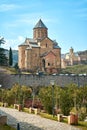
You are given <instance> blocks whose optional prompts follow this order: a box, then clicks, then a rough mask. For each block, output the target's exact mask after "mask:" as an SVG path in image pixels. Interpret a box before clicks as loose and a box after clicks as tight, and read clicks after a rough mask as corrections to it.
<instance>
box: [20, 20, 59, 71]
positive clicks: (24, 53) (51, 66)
mask: <svg viewBox="0 0 87 130" xmlns="http://www.w3.org/2000/svg"><path fill="white" fill-rule="evenodd" d="M18 53H19V57H18V65H19V68H20V69H21V70H27V71H30V72H39V71H42V72H47V73H58V72H59V71H60V69H61V48H60V47H59V46H58V43H57V42H56V40H51V39H50V38H49V37H48V28H47V27H46V26H45V24H44V23H43V21H42V20H41V19H40V20H39V21H38V22H37V24H36V25H35V27H34V28H33V38H26V39H25V41H24V43H22V44H20V45H19V46H18Z"/></svg>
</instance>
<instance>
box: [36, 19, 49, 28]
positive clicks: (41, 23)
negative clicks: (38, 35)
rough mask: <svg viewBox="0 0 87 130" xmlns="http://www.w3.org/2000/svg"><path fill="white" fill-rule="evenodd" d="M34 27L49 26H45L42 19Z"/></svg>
mask: <svg viewBox="0 0 87 130" xmlns="http://www.w3.org/2000/svg"><path fill="white" fill-rule="evenodd" d="M34 28H47V27H46V26H45V24H44V23H43V22H42V20H41V19H40V20H39V21H38V23H37V24H36V25H35V27H34Z"/></svg>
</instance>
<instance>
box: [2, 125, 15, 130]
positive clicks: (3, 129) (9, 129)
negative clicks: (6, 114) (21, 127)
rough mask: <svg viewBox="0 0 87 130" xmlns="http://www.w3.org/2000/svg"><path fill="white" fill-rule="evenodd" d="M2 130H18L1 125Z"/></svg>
mask: <svg viewBox="0 0 87 130" xmlns="http://www.w3.org/2000/svg"><path fill="white" fill-rule="evenodd" d="M0 130H16V129H15V128H12V127H11V126H8V125H0Z"/></svg>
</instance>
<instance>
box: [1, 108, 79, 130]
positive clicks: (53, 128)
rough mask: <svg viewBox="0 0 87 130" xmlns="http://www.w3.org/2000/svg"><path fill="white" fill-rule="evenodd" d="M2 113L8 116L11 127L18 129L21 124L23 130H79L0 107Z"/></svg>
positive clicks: (37, 116)
mask: <svg viewBox="0 0 87 130" xmlns="http://www.w3.org/2000/svg"><path fill="white" fill-rule="evenodd" d="M0 113H1V114H2V115H7V123H8V124H9V125H11V126H13V127H15V128H17V123H19V124H20V128H21V130H79V129H78V128H76V127H74V126H71V125H68V124H65V123H62V122H57V121H53V120H50V119H46V118H42V117H40V116H39V115H34V114H28V113H25V112H19V111H18V110H16V109H11V108H4V107H0Z"/></svg>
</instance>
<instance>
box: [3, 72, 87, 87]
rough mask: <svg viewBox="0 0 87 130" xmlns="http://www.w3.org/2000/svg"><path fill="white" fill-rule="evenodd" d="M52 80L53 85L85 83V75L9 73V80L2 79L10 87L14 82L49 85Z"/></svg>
mask: <svg viewBox="0 0 87 130" xmlns="http://www.w3.org/2000/svg"><path fill="white" fill-rule="evenodd" d="M51 80H54V81H55V85H59V86H61V87H64V86H66V85H67V84H70V83H75V84H78V85H79V86H80V85H85V84H87V76H79V77H78V76H67V75H60V76H58V75H41V76H39V75H28V74H26V75H18V74H16V75H15V74H13V75H9V82H8V84H5V82H6V79H3V82H4V86H3V87H9V88H11V87H12V85H14V84H15V83H19V84H21V85H27V86H49V85H50V81H51Z"/></svg>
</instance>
